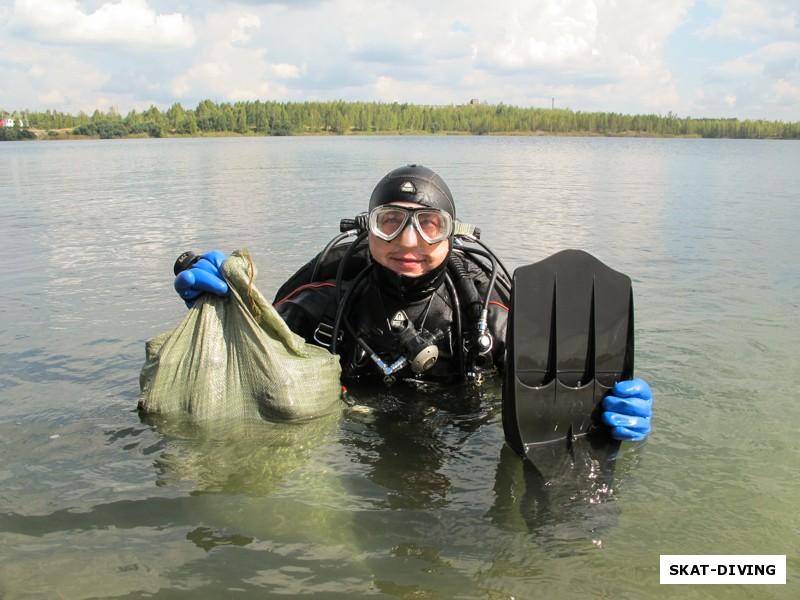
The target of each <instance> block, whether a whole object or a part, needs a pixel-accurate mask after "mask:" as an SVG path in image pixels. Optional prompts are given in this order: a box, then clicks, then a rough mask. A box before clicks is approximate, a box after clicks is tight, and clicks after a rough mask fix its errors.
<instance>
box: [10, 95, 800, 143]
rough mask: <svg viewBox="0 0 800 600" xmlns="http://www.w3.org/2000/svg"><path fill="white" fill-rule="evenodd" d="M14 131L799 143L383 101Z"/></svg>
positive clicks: (742, 126) (44, 116) (605, 117)
mask: <svg viewBox="0 0 800 600" xmlns="http://www.w3.org/2000/svg"><path fill="white" fill-rule="evenodd" d="M0 116H2V117H4V118H5V117H12V116H13V117H14V118H15V119H16V121H15V126H14V127H13V128H11V127H4V128H0V140H4V139H6V140H8V139H32V138H38V139H48V138H50V139H63V138H65V137H70V138H74V137H78V136H88V137H93V138H103V139H108V138H123V137H156V138H157V137H170V136H204V135H271V136H281V135H354V134H382V135H386V134H415V135H419V134H465V135H587V136H588V135H600V136H661V137H668V136H674V137H702V138H748V139H800V121H798V122H789V123H786V122H782V121H765V120H739V119H698V118H691V117H679V116H677V115H675V114H673V113H671V112H670V113H668V114H667V115H666V116H664V115H654V114H651V115H624V114H619V113H613V112H582V111H573V110H569V109H560V108H550V109H548V108H521V107H516V106H510V105H506V104H502V103H501V104H496V105H491V104H483V103H478V102H475V101H473V102H471V103H469V104H463V105H449V106H427V105H417V104H407V103H397V102H395V103H384V102H344V101H329V102H273V101H259V100H256V101H247V102H233V103H231V102H222V103H218V102H213V101H212V100H203V101H202V102H200V103H199V104H198V105H197V107H195V108H193V109H184V108H183V107H182V106H181V105H180V104H179V103H175V104H173V105H172V106H171V107H170V108H169V109H168V110H166V111H163V112H162V111H161V110H159V109H158V108H157V107H155V106H151V107H150V108H149V109H147V110H145V111H142V112H137V111H135V110H132V111H130V112H129V113H128V114H127V115H126V116H124V117H123V116H122V115H121V114H120V113H119V112H118V111H117V110H116V109H115V108H113V107H112V108H110V109H109V110H108V111H107V112H102V111H100V110H95V111H94V113H93V114H92V115H91V116H90V115H87V114H85V113H84V112H80V113H78V114H77V115H75V116H73V115H69V114H65V113H62V112H58V111H50V110H47V111H45V112H32V111H23V112H20V113H16V112H14V113H8V112H5V111H2V110H0Z"/></svg>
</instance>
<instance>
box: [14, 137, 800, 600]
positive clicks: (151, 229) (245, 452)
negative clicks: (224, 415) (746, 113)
mask: <svg viewBox="0 0 800 600" xmlns="http://www.w3.org/2000/svg"><path fill="white" fill-rule="evenodd" d="M407 162H419V163H422V164H425V165H427V166H430V167H432V168H434V169H435V170H437V171H438V172H439V173H440V174H441V175H442V176H443V177H444V179H445V180H446V181H447V182H448V184H449V185H450V188H451V189H452V191H453V193H454V195H455V197H456V199H457V204H458V211H459V217H460V218H461V219H462V220H464V221H467V222H471V223H473V224H476V225H479V226H480V227H481V229H482V239H483V240H484V241H485V242H486V243H487V244H488V245H489V246H490V247H492V248H493V249H494V250H495V251H496V252H497V253H498V254H499V255H500V257H502V258H503V259H504V261H505V262H506V265H507V266H508V267H509V268H511V269H513V268H515V267H517V266H520V265H523V264H526V263H530V262H534V261H537V260H540V259H542V258H545V257H546V256H548V255H550V254H552V253H554V252H556V251H558V250H561V249H563V248H568V247H572V248H582V249H585V250H587V251H589V252H591V253H592V254H594V255H595V256H597V257H598V258H600V259H601V260H603V261H604V262H606V263H607V264H609V265H610V266H612V267H613V268H615V269H617V270H620V271H623V272H625V273H627V274H629V275H630V276H631V278H632V280H633V283H634V294H635V304H636V349H637V353H636V372H637V375H639V376H642V377H644V378H646V379H647V380H648V381H649V382H650V383H651V385H652V386H653V388H654V390H655V394H656V399H655V417H654V422H653V431H652V433H651V435H650V437H649V439H648V441H646V442H645V443H642V444H623V446H622V448H621V451H620V454H619V457H618V458H617V460H616V463H615V464H614V465H613V469H610V470H609V469H607V468H601V469H599V470H598V469H597V468H595V467H596V465H594V466H592V465H591V464H589V463H587V464H585V465H577V466H576V468H575V469H574V470H573V471H572V472H565V473H563V474H562V475H560V476H559V477H557V478H555V479H554V480H553V481H550V482H548V483H547V484H544V485H537V484H536V482H531V481H529V480H527V479H526V478H524V477H523V471H522V469H521V463H520V461H519V460H518V459H517V458H516V457H515V456H512V455H511V453H510V452H508V449H507V448H505V447H504V444H503V432H502V424H501V411H500V393H499V388H498V386H497V385H488V386H485V387H484V388H482V389H481V390H479V391H476V392H471V393H470V397H469V398H467V400H469V402H464V403H463V404H465V405H467V406H466V408H465V409H464V410H463V411H461V412H459V413H458V414H456V413H451V412H448V411H447V410H443V409H441V408H440V409H439V410H432V408H435V407H436V406H438V404H437V402H436V399H435V398H428V397H425V396H422V397H420V398H416V399H414V400H413V402H410V403H409V405H408V406H406V405H405V404H404V403H403V402H400V401H399V400H398V399H397V398H396V397H392V396H389V395H376V396H375V397H374V398H369V399H365V402H364V404H369V405H371V406H372V410H371V411H366V410H358V411H348V412H345V413H344V414H342V415H335V416H334V417H332V418H326V419H320V420H317V421H314V422H311V423H305V424H301V425H272V424H268V423H253V424H251V425H250V426H249V427H247V428H244V427H238V428H236V429H231V428H225V427H223V426H221V425H220V426H217V427H213V426H201V425H198V424H193V423H191V422H187V421H185V420H181V419H159V420H154V421H152V422H143V421H142V420H140V418H139V416H138V414H137V413H136V412H135V406H136V402H137V398H138V391H139V387H138V386H139V383H138V376H139V370H140V368H141V366H142V363H143V360H144V342H145V340H146V339H149V338H151V337H154V336H155V335H156V334H159V333H161V332H163V331H166V330H168V329H171V328H172V327H174V326H175V325H177V323H178V322H179V321H180V320H181V319H182V318H183V316H184V314H185V308H184V306H183V303H182V302H180V301H179V300H178V298H177V296H176V295H175V293H174V292H173V290H172V276H171V270H172V264H173V262H174V259H175V257H176V256H177V255H178V254H179V253H180V252H182V251H183V250H186V249H194V250H198V251H207V250H210V249H212V248H219V249H222V250H225V251H231V250H233V249H236V248H247V249H248V250H249V251H250V253H251V255H252V256H253V260H254V261H255V263H256V265H257V266H259V267H260V276H259V280H258V285H259V287H260V289H261V290H262V291H264V292H265V295H267V296H270V297H271V295H272V293H274V291H275V290H276V289H277V287H278V285H280V283H282V282H283V281H284V279H285V278H286V277H287V276H288V275H290V274H291V273H292V272H294V270H295V269H296V268H297V267H298V266H300V265H301V264H303V263H305V262H306V261H307V260H308V259H309V258H311V257H312V256H313V255H314V254H315V253H316V252H317V251H319V250H320V249H321V248H322V246H323V245H324V244H325V243H326V242H327V241H328V240H329V239H331V238H332V237H333V236H334V235H335V234H336V233H337V232H338V222H339V219H340V218H342V217H351V216H354V215H355V214H357V213H359V212H361V211H362V210H364V209H365V208H366V204H367V199H368V197H369V194H370V192H371V190H372V187H373V185H374V184H375V183H376V182H377V180H378V179H379V178H380V177H381V176H383V174H384V173H385V172H387V171H389V170H390V169H392V168H394V167H396V166H398V165H401V164H404V163H407ZM799 190H800V144H798V143H796V142H772V141H741V140H683V139H663V140H655V139H603V138H535V137H525V138H522V137H503V138H499V137H403V136H400V137H346V138H238V139H166V140H119V141H111V140H108V141H79V142H72V141H68V142H33V143H5V144H0V217H1V218H0V240H2V242H3V244H2V251H3V269H2V276H1V277H0V282H1V283H2V285H0V456H1V458H0V597H2V598H7V599H13V598H54V597H61V598H106V597H120V598H138V597H151V598H183V597H192V598H220V597H258V598H264V597H277V596H290V595H301V594H317V595H318V596H319V597H325V598H353V597H360V596H370V595H373V596H383V597H393V598H437V599H438V598H492V599H500V598H566V597H573V598H579V597H600V598H611V597H614V598H661V597H668V598H671V597H681V598H712V597H713V598H718V597H726V598H754V597H758V598H794V597H796V595H797V593H798V581H800V577H798V573H800V514H799V513H798V500H797V498H798V497H800V477H798V474H800V441H799V440H800V435H798V430H799V429H800V426H799V425H798V424H800V402H798V399H797V394H798V391H799V390H800V375H799V374H798V373H799V371H800V369H799V367H800V359H798V357H800V307H799V305H800V242H799V241H798V239H800V236H799V235H798V232H800V210H799V209H798V204H799V203H800V193H799ZM662 554H779V555H780V554H785V555H787V574H788V575H787V584H786V585H784V586H758V587H753V586H734V585H725V586H660V585H659V556H660V555H662ZM792 590H794V591H792Z"/></svg>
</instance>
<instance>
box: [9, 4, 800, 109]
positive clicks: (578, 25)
mask: <svg viewBox="0 0 800 600" xmlns="http://www.w3.org/2000/svg"><path fill="white" fill-rule="evenodd" d="M9 6H11V4H10V3H8V4H7V5H6V6H3V7H0V63H2V68H3V73H4V81H3V92H4V99H3V102H4V103H6V107H8V106H12V107H14V108H30V109H32V110H36V109H41V110H44V109H47V108H55V109H58V110H67V111H70V112H77V110H76V108H78V107H79V108H80V109H83V110H86V111H87V112H91V111H92V110H93V109H94V108H101V109H105V108H106V107H104V106H102V105H97V104H96V103H97V102H99V101H103V102H106V101H108V102H113V103H114V104H115V105H118V106H119V108H120V110H121V111H122V112H125V111H127V110H130V109H131V108H136V109H137V110H140V109H141V108H146V107H147V106H148V105H149V104H150V103H156V104H157V105H159V106H163V107H165V108H166V107H168V106H169V105H171V104H172V103H173V102H176V101H179V102H181V103H182V104H183V105H184V106H185V107H187V108H188V107H193V106H194V104H195V103H196V102H199V101H200V100H202V99H204V98H211V99H213V100H217V101H236V100H254V99H261V100H299V101H302V100H313V99H319V100H334V99H343V100H366V101H370V100H376V101H384V102H393V101H399V102H414V103H420V104H450V103H462V102H466V101H468V100H469V99H470V98H479V99H481V100H484V101H487V102H492V103H498V102H503V103H506V104H517V105H521V106H550V104H551V102H552V99H553V98H555V102H556V106H559V107H568V108H572V109H574V110H584V111H586V110H594V111H615V112H627V113H649V112H662V113H666V112H668V111H673V112H677V113H679V114H685V115H692V116H720V115H721V114H723V111H725V114H731V111H738V112H737V113H736V114H733V115H732V116H742V117H751V116H754V115H759V114H760V115H761V116H762V117H765V118H782V119H784V120H797V119H798V118H800V117H798V116H797V111H796V108H795V109H794V112H792V111H793V109H792V102H795V104H794V106H796V94H797V88H798V86H800V81H799V80H798V61H800V51H798V48H797V44H798V40H800V30H799V29H800V24H798V7H797V2H796V0H725V1H723V0H706V1H705V2H703V3H698V2H696V0H651V1H650V2H646V3H644V2H641V0H494V2H491V3H488V2H485V0H481V1H478V0H440V1H438V2H430V1H429V0H374V1H373V2H369V3H366V2H361V1H359V0H325V1H313V0H309V1H306V2H282V3H279V2H264V1H257V0H247V1H244V0H240V1H238V2H212V1H208V0H206V1H198V2H182V3H180V4H178V3H170V2H169V1H168V0H16V2H14V3H13V7H12V8H9ZM174 6H180V7H181V8H180V10H181V12H180V13H177V12H174V10H175V9H174V8H173V7H174ZM709 6H711V7H712V9H714V10H713V11H712V13H709V12H708V11H707V9H708V7H709ZM165 7H166V8H165ZM715 7H716V8H715ZM703 10H705V11H706V12H702V11H703ZM698 11H700V13H702V15H701V14H700V13H698ZM709 14H718V16H716V17H714V19H712V20H710V21H709V17H708V15H709ZM701 16H702V17H703V18H702V19H700V17H701ZM692 18H695V19H698V21H695V22H700V23H701V25H696V26H695V27H694V29H691V31H693V32H697V31H698V27H700V26H702V27H703V29H702V30H701V31H702V35H703V36H704V38H703V39H701V41H700V43H698V44H697V49H695V48H694V47H692V48H691V50H692V51H693V52H695V54H693V55H689V54H688V52H687V53H685V54H686V55H687V56H686V57H684V56H681V59H684V58H685V60H688V61H690V62H692V63H694V64H702V65H703V68H705V69H706V70H705V73H704V74H702V73H700V72H698V73H697V74H692V76H691V77H690V76H689V75H688V73H689V69H690V68H691V66H690V64H689V63H687V62H684V63H682V64H679V65H673V64H672V62H671V61H672V60H674V58H675V57H674V56H671V55H669V51H670V44H671V43H674V42H673V38H671V36H672V35H673V34H674V33H675V32H676V31H678V30H680V28H681V27H683V26H685V25H686V24H687V23H688V22H690V21H691V20H692ZM684 31H686V29H684ZM744 38H747V40H748V41H746V42H741V41H740V40H742V39H744ZM693 40H694V41H696V38H693ZM723 41H724V44H723ZM713 44H718V46H719V47H721V46H724V48H723V49H724V51H725V54H724V56H723V57H722V58H721V59H720V58H717V56H715V55H713V54H712V53H708V52H705V51H706V50H707V49H708V48H709V46H710V45H713ZM687 48H689V47H688V46H687ZM98 49H99V50H101V51H98ZM678 85H681V86H683V87H681V88H680V91H679V88H678ZM726 98H734V99H735V101H734V104H733V105H732V106H731V104H730V100H726ZM50 103H52V104H56V105H55V106H54V105H50ZM93 103H94V104H93ZM4 108H5V107H4ZM792 116H793V118H792Z"/></svg>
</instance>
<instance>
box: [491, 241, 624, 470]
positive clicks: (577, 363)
mask: <svg viewBox="0 0 800 600" xmlns="http://www.w3.org/2000/svg"><path fill="white" fill-rule="evenodd" d="M510 308H511V310H510V313H509V322H508V328H507V333H506V348H507V357H506V374H505V380H504V382H503V430H504V432H505V437H506V442H507V443H508V445H509V446H510V447H511V448H512V449H514V450H515V451H516V452H517V454H520V455H521V456H524V457H527V458H529V459H531V460H532V461H533V462H534V463H535V462H536V460H535V456H534V455H536V454H537V449H538V453H539V454H545V455H548V454H551V453H552V452H554V451H555V452H557V450H556V449H555V448H557V446H554V445H557V444H563V445H564V446H565V447H566V448H568V449H570V450H571V449H572V445H573V443H574V442H575V441H577V440H578V438H582V437H586V438H587V440H590V441H591V444H592V446H596V445H598V446H611V445H613V444H614V443H615V442H613V440H612V439H611V435H610V430H609V428H608V427H606V426H605V425H602V424H600V423H599V414H600V409H599V408H598V405H599V404H600V402H601V401H602V399H603V397H604V396H605V395H606V393H607V392H608V390H609V389H611V387H613V385H614V383H616V382H617V381H622V380H625V379H631V378H632V377H633V354H634V352H633V350H634V348H633V291H632V289H631V280H630V278H629V277H628V276H627V275H624V274H623V273H620V272H618V271H615V270H613V269H611V268H610V267H608V266H607V265H605V264H604V263H603V262H601V261H600V260H598V259H597V258H595V257H594V256H592V255H591V254H588V253H586V252H584V251H582V250H564V251H562V252H558V253H557V254H554V255H553V256H550V257H549V258H546V259H544V260H542V261H540V262H537V263H534V264H530V265H526V266H524V267H520V268H518V269H517V270H516V271H515V272H514V281H513V286H512V292H511V307H510Z"/></svg>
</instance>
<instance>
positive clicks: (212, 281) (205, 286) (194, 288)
mask: <svg viewBox="0 0 800 600" xmlns="http://www.w3.org/2000/svg"><path fill="white" fill-rule="evenodd" d="M181 258H183V255H181ZM225 258H226V256H225V254H224V253H223V252H220V251H219V250H212V251H211V252H208V253H207V254H203V255H202V256H201V257H200V258H199V259H196V260H195V261H194V262H192V263H191V264H190V266H189V268H188V269H186V270H184V271H180V272H179V273H177V277H175V291H176V292H178V295H179V296H180V297H181V298H183V300H184V302H186V306H187V307H189V308H191V307H192V306H194V303H195V302H197V299H198V298H199V297H200V296H202V295H203V294H204V293H206V292H210V293H212V294H216V295H217V296H226V295H227V294H228V284H227V283H225V280H224V279H223V278H222V274H221V273H220V271H219V270H220V268H221V267H222V263H224V262H225ZM180 260H181V259H180V258H179V259H178V261H179V262H180ZM176 268H177V263H176Z"/></svg>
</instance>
